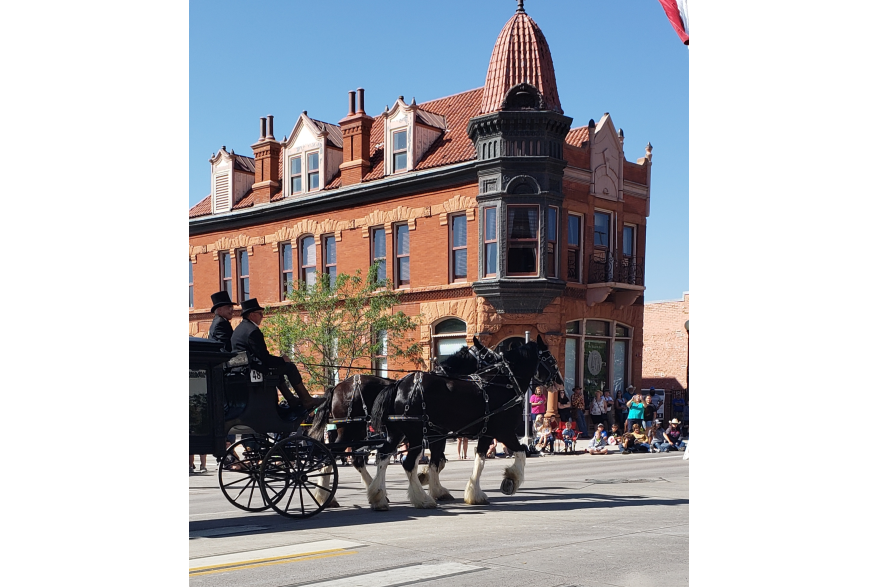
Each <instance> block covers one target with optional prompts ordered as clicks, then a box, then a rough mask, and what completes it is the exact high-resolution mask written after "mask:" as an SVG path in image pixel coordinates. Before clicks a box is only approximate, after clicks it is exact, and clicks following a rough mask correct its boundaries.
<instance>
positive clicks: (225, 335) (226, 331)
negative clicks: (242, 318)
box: [207, 291, 234, 352]
mask: <svg viewBox="0 0 877 587" xmlns="http://www.w3.org/2000/svg"><path fill="white" fill-rule="evenodd" d="M210 301H211V302H212V303H213V307H212V308H210V311H211V312H213V322H212V323H211V324H210V332H208V333H207V338H210V339H212V340H215V341H216V342H221V343H222V350H224V351H226V352H230V351H231V335H232V331H233V329H232V327H231V322H229V320H231V316H232V313H233V312H234V303H233V302H232V301H231V298H229V297H228V292H227V291H218V292H216V293H215V294H211V296H210Z"/></svg>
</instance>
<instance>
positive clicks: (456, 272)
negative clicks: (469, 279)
mask: <svg viewBox="0 0 877 587" xmlns="http://www.w3.org/2000/svg"><path fill="white" fill-rule="evenodd" d="M449 224H450V225H451V281H466V215H465V214H458V215H456V216H451V221H450V222H449Z"/></svg>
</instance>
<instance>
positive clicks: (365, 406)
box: [308, 338, 499, 503]
mask: <svg viewBox="0 0 877 587" xmlns="http://www.w3.org/2000/svg"><path fill="white" fill-rule="evenodd" d="M498 360H499V355H498V354H497V353H494V352H493V351H492V350H490V349H488V348H487V347H486V346H484V345H483V344H481V342H480V341H479V340H478V338H475V339H474V340H473V346H471V347H461V348H460V350H458V351H457V352H456V353H454V354H453V355H451V356H450V357H448V358H447V359H445V360H444V361H442V362H441V363H439V364H438V365H437V367H436V372H438V373H442V374H444V375H446V376H448V377H460V376H465V375H471V374H473V373H475V372H477V371H478V369H481V368H483V367H485V366H487V365H490V364H492V363H495V362H496V361H498ZM395 384H396V381H395V380H393V379H386V378H384V377H376V376H374V375H354V376H353V377H348V378H347V379H345V380H344V381H342V382H340V383H339V384H338V385H336V386H335V387H333V388H330V389H329V391H328V392H327V393H326V399H325V401H324V403H323V406H327V407H328V409H323V408H321V409H320V410H319V412H317V415H316V417H315V418H314V422H313V424H312V426H311V430H310V432H308V435H309V436H310V437H311V438H314V439H317V440H320V441H322V440H323V437H324V433H325V430H326V426H327V425H328V424H329V421H330V420H340V421H341V422H339V423H338V427H337V431H338V436H337V438H336V439H335V442H337V443H352V442H356V441H358V440H365V439H367V438H368V435H369V426H370V425H372V426H373V428H374V429H375V430H381V429H382V427H383V426H382V424H381V423H379V420H376V419H374V418H373V412H374V403H375V399H376V398H377V397H378V394H380V393H381V392H382V391H383V390H384V389H386V388H388V387H391V386H393V385H395ZM433 454H436V456H435V457H433V460H435V461H436V463H437V464H436V470H437V471H441V470H442V469H443V468H444V465H445V461H446V459H445V458H444V445H443V446H442V450H441V451H440V453H433ZM439 455H440V458H439ZM367 457H368V455H367V454H366V453H362V452H354V453H353V455H352V461H353V467H354V468H355V469H356V471H357V472H358V473H359V475H360V477H361V478H362V483H363V485H364V486H365V487H366V488H368V487H369V486H370V485H371V484H372V482H373V479H372V477H371V475H370V474H369V473H368V470H367V469H366V464H367ZM432 480H433V477H431V476H424V478H423V479H422V480H421V481H432ZM434 483H435V484H436V486H437V487H436V488H433V487H432V486H430V492H431V493H436V494H437V495H436V497H438V496H439V495H442V491H444V494H445V495H447V496H448V497H447V498H445V499H448V498H450V494H448V493H447V490H445V489H444V488H443V487H442V488H441V490H439V489H438V487H441V486H440V485H439V484H438V475H437V473H436V475H435V477H434ZM317 498H318V501H320V503H322V500H323V498H324V496H322V495H318V496H317Z"/></svg>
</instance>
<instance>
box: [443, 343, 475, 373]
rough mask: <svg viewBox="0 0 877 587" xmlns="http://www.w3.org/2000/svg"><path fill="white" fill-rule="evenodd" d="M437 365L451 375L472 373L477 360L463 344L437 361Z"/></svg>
mask: <svg viewBox="0 0 877 587" xmlns="http://www.w3.org/2000/svg"><path fill="white" fill-rule="evenodd" d="M439 366H440V367H441V368H442V369H444V370H445V373H447V374H448V376H450V377H453V376H455V375H461V374H469V373H474V372H475V371H476V370H477V369H478V361H477V359H476V358H475V357H473V356H472V353H470V352H469V349H468V348H466V347H465V346H463V347H460V349H459V350H458V351H457V352H456V353H454V354H453V355H451V356H450V357H448V358H447V359H445V360H444V361H442V362H441V363H439Z"/></svg>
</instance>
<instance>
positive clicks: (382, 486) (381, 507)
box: [366, 457, 390, 511]
mask: <svg viewBox="0 0 877 587" xmlns="http://www.w3.org/2000/svg"><path fill="white" fill-rule="evenodd" d="M389 464H390V457H387V458H385V459H382V460H380V461H378V472H377V473H376V474H375V478H374V480H372V482H371V483H370V484H369V486H368V491H366V496H367V497H368V502H369V503H370V504H371V506H372V509H373V510H375V511H386V510H388V509H389V503H390V502H389V500H388V499H387V487H386V478H387V465H389Z"/></svg>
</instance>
